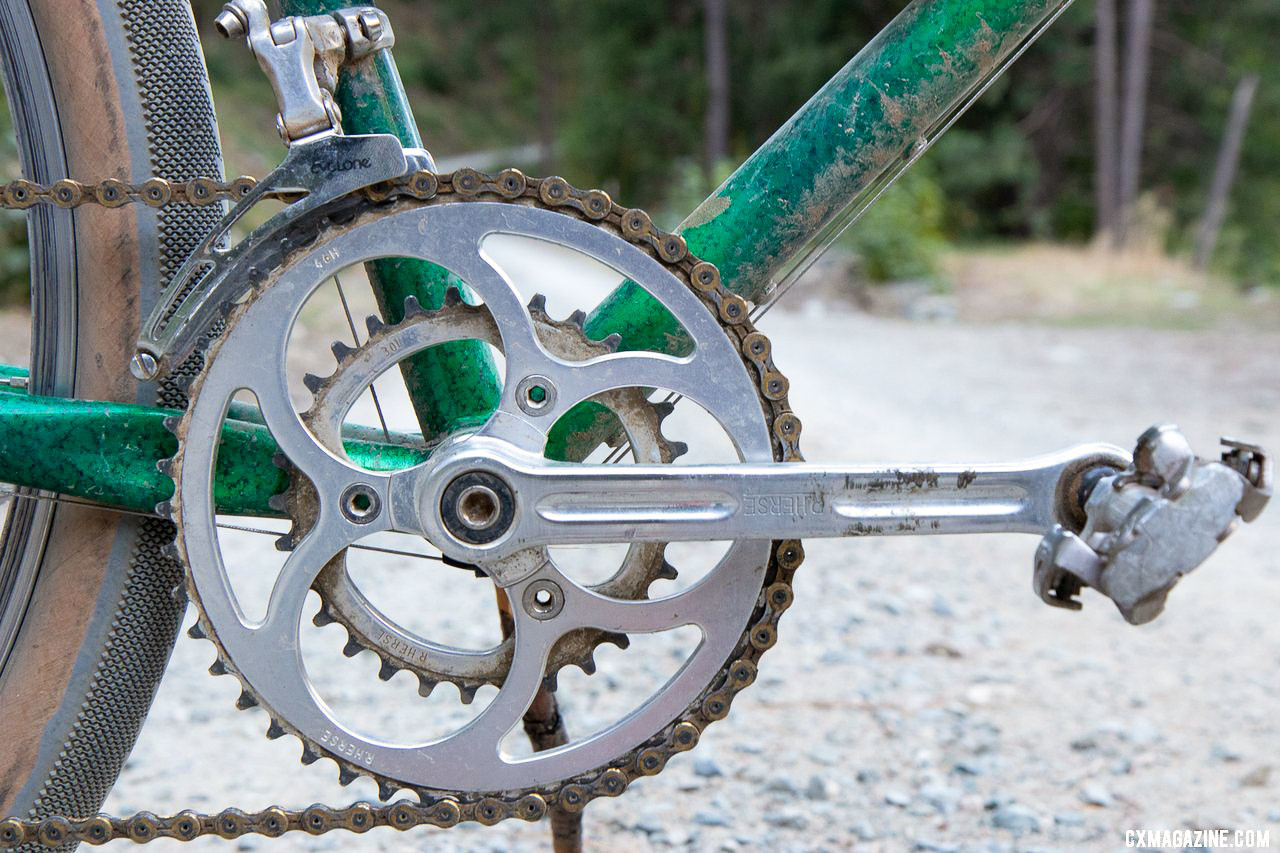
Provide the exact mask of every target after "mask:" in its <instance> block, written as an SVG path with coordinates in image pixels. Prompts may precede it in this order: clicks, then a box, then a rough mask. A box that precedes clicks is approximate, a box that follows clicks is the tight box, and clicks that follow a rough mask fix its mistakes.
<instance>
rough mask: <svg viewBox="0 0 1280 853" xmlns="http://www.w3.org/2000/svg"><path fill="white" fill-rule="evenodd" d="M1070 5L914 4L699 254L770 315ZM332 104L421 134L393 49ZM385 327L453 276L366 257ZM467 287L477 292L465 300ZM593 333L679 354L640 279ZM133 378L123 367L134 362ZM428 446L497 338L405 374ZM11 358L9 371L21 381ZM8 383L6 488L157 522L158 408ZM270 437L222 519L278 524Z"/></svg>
mask: <svg viewBox="0 0 1280 853" xmlns="http://www.w3.org/2000/svg"><path fill="white" fill-rule="evenodd" d="M1070 2H1071V0H914V2H912V3H911V4H910V5H908V6H907V8H906V9H905V10H903V12H902V13H901V14H899V15H898V16H897V17H896V18H895V19H894V20H893V21H892V22H891V23H890V24H889V25H888V26H887V27H886V28H885V29H884V30H883V31H882V32H881V33H880V34H879V35H877V36H876V37H875V38H874V39H872V41H871V42H869V43H868V44H867V45H866V46H865V47H864V48H863V49H862V50H861V51H860V52H859V53H858V54H857V56H855V57H854V58H853V59H852V60H850V61H849V63H848V64H847V65H845V66H844V68H842V69H840V71H839V72H838V73H837V74H836V75H835V76H834V77H832V78H831V80H830V81H829V82H828V83H827V84H826V85H825V86H823V87H822V88H821V89H820V90H819V91H818V92H817V93H815V94H814V95H813V97H812V98H810V99H809V101H808V102H807V103H806V104H805V105H804V106H802V107H801V108H800V110H799V111H798V112H796V114H795V115H794V116H792V117H791V118H790V119H789V120H788V121H787V122H786V124H784V125H783V126H782V127H781V128H779V129H778V131H777V132H775V133H774V135H773V136H772V137H770V138H769V140H768V141H766V142H765V143H764V145H762V146H761V147H760V148H759V150H757V151H756V152H755V153H754V154H752V155H751V157H750V158H748V159H747V160H746V162H744V163H743V164H742V165H741V166H740V167H739V168H738V169H737V171H735V172H734V173H733V174H732V175H731V176H730V177H729V179H728V180H726V181H725V182H724V184H722V185H721V186H720V187H719V188H718V189H717V190H716V191H715V192H714V193H712V194H711V196H710V197H709V198H707V200H706V201H704V202H703V203H702V204H701V205H699V206H698V208H697V210H695V211H693V213H691V214H690V215H689V216H688V217H687V218H686V219H685V220H684V222H683V223H682V225H681V226H680V229H679V230H680V232H681V233H682V234H683V236H684V237H685V239H686V240H687V241H688V244H689V248H690V250H691V251H692V252H693V253H694V254H695V255H698V256H699V257H701V258H703V259H705V260H708V261H711V262H712V263H714V264H716V265H717V266H718V267H719V269H720V271H721V273H722V275H723V279H724V282H725V284H726V286H727V287H728V288H729V289H731V290H733V291H734V292H735V293H737V294H739V295H741V296H742V297H743V298H745V299H747V300H749V301H751V302H753V303H755V304H757V305H759V304H761V303H762V302H763V301H764V300H766V299H768V298H769V295H770V294H771V293H774V292H775V291H777V290H778V289H779V288H781V287H785V286H786V284H787V283H789V282H790V281H792V280H794V278H795V277H796V276H797V275H798V274H799V273H800V272H802V271H803V269H804V260H805V258H806V257H808V256H809V255H810V253H811V252H812V251H814V250H815V249H820V248H824V247H825V244H827V243H829V242H830V240H832V239H834V238H835V236H837V234H838V233H839V231H840V230H842V229H843V227H844V226H846V225H847V224H849V223H850V222H852V221H853V220H854V219H856V218H857V216H858V215H860V214H861V212H862V211H863V210H865V209H866V207H867V206H868V205H870V204H871V203H872V202H873V201H874V200H875V199H876V198H877V197H878V196H879V194H880V193H881V192H883V190H884V189H885V188H886V187H887V186H888V185H889V184H890V183H891V182H892V181H893V179H894V178H896V177H897V176H898V174H900V173H901V172H902V170H904V169H905V168H906V167H907V166H909V165H910V164H911V163H912V162H914V161H915V160H916V159H917V158H918V157H919V156H920V155H921V154H923V153H924V151H925V150H927V149H928V148H929V146H930V145H932V143H933V142H934V141H935V140H936V139H937V138H938V137H939V136H940V135H941V134H942V133H943V132H944V131H945V130H946V129H947V128H948V127H949V126H950V124H951V122H953V121H954V120H955V119H956V118H957V117H958V116H959V114H960V113H961V112H963V110H964V109H965V108H966V107H967V106H968V105H969V104H970V103H972V101H973V100H974V99H975V98H976V97H977V96H978V95H980V94H981V93H982V92H983V91H984V90H985V88H986V86H987V85H989V84H990V82H991V81H992V80H994V79H995V78H996V77H997V76H998V75H999V74H1000V73H1001V72H1002V71H1003V70H1004V69H1005V68H1006V67H1007V66H1008V65H1009V63H1011V62H1012V61H1013V60H1014V59H1016V58H1017V56H1018V55H1019V54H1020V53H1021V52H1022V50H1024V49H1025V48H1026V47H1027V46H1028V45H1030V44H1031V43H1032V42H1033V41H1034V40H1035V38H1036V37H1037V36H1038V35H1039V34H1040V33H1041V32H1042V31H1043V30H1044V29H1045V28H1046V27H1047V26H1048V25H1049V24H1050V23H1052V21H1053V20H1054V19H1055V18H1056V17H1057V15H1058V14H1060V13H1061V12H1062V11H1063V10H1064V9H1065V8H1066V7H1067V6H1068V5H1069V4H1070ZM348 5H350V4H349V3H348V2H342V0H283V2H282V3H281V6H282V10H283V12H284V13H285V14H286V15H314V14H323V13H326V12H330V11H334V10H337V9H340V8H344V7H346V6H348ZM337 99H338V103H339V105H340V107H341V108H342V113H343V128H344V130H345V131H346V132H347V133H351V134H360V133H390V134H394V135H396V136H397V137H399V138H400V139H401V141H402V142H403V143H404V144H405V145H406V146H410V147H421V144H422V142H421V139H420V137H419V135H418V131H417V127H416V125H415V124H414V121H413V116H412V114H411V113H410V110H409V105H408V100H407V98H406V97H405V93H404V88H403V85H402V83H401V81H400V77H399V75H398V73H397V72H396V67H395V62H394V59H393V58H392V57H391V55H390V53H389V52H388V51H381V52H379V53H378V54H375V55H374V56H372V57H371V58H369V59H366V60H365V61H363V62H362V63H360V64H358V65H355V66H353V67H349V68H346V69H345V70H344V71H343V74H342V76H341V79H340V81H339V88H338V92H337ZM369 275H370V282H371V284H372V285H373V288H374V292H375V296H376V297H377V299H378V303H379V306H380V308H381V310H382V311H383V313H384V315H386V318H387V319H388V320H390V321H397V320H399V319H400V315H401V311H402V306H403V304H404V300H405V298H406V297H408V296H410V295H413V296H417V297H418V299H419V300H420V301H421V302H422V303H423V304H424V305H433V306H434V305H439V304H440V303H441V302H442V300H443V297H444V292H445V290H446V288H447V287H448V286H449V285H450V284H459V282H456V281H454V280H453V279H452V277H451V276H450V274H449V273H447V272H445V271H444V270H443V269H441V268H439V267H434V266H432V265H430V264H426V263H422V262H419V261H407V260H396V259H392V260H384V261H378V262H375V263H373V264H370V265H369ZM464 292H465V290H464ZM586 331H587V334H588V336H590V337H592V338H596V339H600V338H604V337H606V336H607V335H609V334H613V333H617V334H619V335H621V337H622V348H623V349H629V350H654V351H659V352H676V351H678V350H679V349H680V347H681V346H682V341H681V334H680V328H679V326H678V324H677V323H676V322H675V320H674V318H672V317H671V316H670V315H669V314H668V313H667V312H666V310H665V309H664V308H662V306H661V305H660V304H659V303H658V302H657V301H656V300H655V299H653V298H652V297H650V296H649V295H648V293H646V292H645V291H644V290H642V289H641V288H640V287H639V286H637V285H635V284H633V283H630V282H624V283H623V284H622V285H621V286H619V287H618V289H617V290H615V291H614V292H613V293H612V294H611V295H610V296H608V297H607V298H606V299H605V300H604V301H603V302H602V303H601V304H600V305H599V306H597V307H596V309H595V310H594V311H593V312H592V313H591V314H590V315H589V316H588V318H587V322H586ZM121 369H122V370H123V369H125V366H124V365H121ZM402 370H403V373H404V377H405V381H406V386H407V388H408V391H409V394H410V398H411V400H412V402H413V405H414V409H415V412H416V414H417V418H418V421H419V424H420V425H421V427H422V436H426V437H427V438H430V437H433V436H435V435H439V434H443V433H448V432H450V431H452V430H456V429H459V428H464V427H467V426H471V425H474V424H476V423H480V422H483V420H484V419H485V418H487V417H488V415H489V413H490V412H491V411H492V410H493V408H494V407H495V403H496V401H497V399H498V397H499V394H500V390H501V379H500V378H499V376H498V373H497V370H496V368H495V366H494V363H493V361H492V359H491V358H490V356H489V355H488V353H487V351H486V349H485V347H484V345H482V344H480V343H478V342H474V341H460V342H457V343H455V344H450V345H446V346H441V347H436V348H433V349H432V350H428V351H426V352H424V353H421V354H419V355H418V356H415V357H414V358H413V359H410V360H408V361H407V362H406V363H405V364H404V365H403V366H402ZM23 373H24V371H22V370H21V369H19V368H10V367H2V366H0V377H5V376H7V377H10V380H8V381H12V380H13V378H14V377H20V376H21V375H23ZM18 385H20V381H19V382H17V383H15V384H14V385H9V386H0V482H8V483H13V484H15V485H19V486H26V487H31V488H35V489H40V490H44V491H48V492H55V493H60V494H63V495H69V496H75V497H79V498H85V499H89V500H93V501H95V502H98V503H101V504H106V505H110V506H113V507H117V508H120V509H126V510H132V511H141V512H152V511H154V508H155V506H156V504H157V503H160V502H162V501H165V500H167V499H168V498H169V497H170V496H171V494H172V491H173V483H172V481H171V480H170V479H169V478H168V477H167V476H166V475H164V474H163V473H162V472H160V471H159V470H158V469H157V468H156V461H157V460H160V459H163V458H165V457H167V456H169V455H170V454H171V453H172V452H173V441H174V440H173V437H172V436H171V435H170V434H169V433H168V432H167V431H166V430H165V429H164V426H163V421H164V418H165V417H168V416H171V415H173V414H174V413H173V412H169V411H165V410H162V409H154V408H148V407H143V406H132V405H125V404H116V403H99V402H92V401H76V400H63V399H52V398H41V397H32V396H29V395H27V394H26V393H25V392H24V391H23V390H21V388H20V387H17V386H18ZM615 429H616V422H615V421H614V420H613V419H612V417H611V416H609V415H608V414H607V412H605V410H603V409H601V407H599V406H596V405H594V404H590V403H584V404H581V405H579V406H578V407H577V408H575V409H573V410H571V411H570V412H569V413H568V414H567V415H565V416H564V418H562V419H561V421H560V423H558V424H557V425H556V427H555V429H554V430H553V433H552V435H551V439H550V443H549V447H548V455H551V456H554V457H556V458H562V459H582V458H585V457H586V456H587V454H588V453H590V452H591V450H592V449H594V448H595V447H597V446H598V445H599V444H600V442H602V441H603V440H605V439H606V438H608V437H610V435H611V433H612V432H613V430H615ZM344 442H345V444H346V447H347V450H348V453H349V454H351V455H352V458H353V459H357V460H359V461H360V462H361V464H365V465H369V466H372V467H378V468H396V467H403V466H407V465H411V464H416V463H417V462H419V461H421V460H422V459H424V458H426V455H427V449H426V444H425V443H424V441H423V438H422V437H419V436H397V435H394V434H393V435H391V436H390V441H388V440H387V437H386V436H384V435H383V434H382V432H381V430H378V431H369V430H362V429H360V428H355V429H350V430H348V431H346V432H345V433H344ZM275 450H276V446H275V442H274V441H273V439H272V438H271V435H270V434H269V432H268V431H267V430H266V429H265V427H263V426H262V425H261V419H260V418H259V417H258V416H257V412H256V411H255V410H253V409H251V408H247V407H238V408H235V409H233V410H232V411H231V412H230V413H229V416H228V421H227V423H226V425H225V427H224V431H223V437H222V445H221V449H220V451H219V456H218V480H217V484H216V489H215V494H216V496H217V503H218V508H219V511H220V512H225V513H233V514H243V515H260V516H270V515H276V514H277V513H276V511H275V510H273V509H271V508H270V506H269V503H268V502H269V500H270V498H271V497H272V495H274V494H276V493H278V492H280V491H281V490H282V489H283V488H284V487H285V486H286V485H287V484H286V483H285V481H284V478H283V474H282V472H281V471H280V469H279V468H277V467H276V466H275V465H274V464H273V463H272V457H273V455H274V453H275Z"/></svg>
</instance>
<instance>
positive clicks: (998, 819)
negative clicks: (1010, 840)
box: [991, 803, 1040, 835]
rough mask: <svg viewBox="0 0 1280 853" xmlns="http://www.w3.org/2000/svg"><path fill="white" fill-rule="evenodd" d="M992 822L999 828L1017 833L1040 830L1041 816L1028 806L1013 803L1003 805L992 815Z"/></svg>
mask: <svg viewBox="0 0 1280 853" xmlns="http://www.w3.org/2000/svg"><path fill="white" fill-rule="evenodd" d="M991 823H992V824H993V825H994V826H996V827H997V828H999V829H1007V830H1009V831H1010V832H1012V833H1014V834H1015V835H1023V834H1026V833H1029V832H1039V831H1040V818H1039V817H1038V816H1037V815H1036V813H1035V812H1033V811H1031V809H1029V808H1027V807H1026V806H1022V805H1019V804H1017V803H1011V804H1010V805H1007V806H1001V807H1000V808H998V809H996V810H995V813H994V814H993V815H992V816H991Z"/></svg>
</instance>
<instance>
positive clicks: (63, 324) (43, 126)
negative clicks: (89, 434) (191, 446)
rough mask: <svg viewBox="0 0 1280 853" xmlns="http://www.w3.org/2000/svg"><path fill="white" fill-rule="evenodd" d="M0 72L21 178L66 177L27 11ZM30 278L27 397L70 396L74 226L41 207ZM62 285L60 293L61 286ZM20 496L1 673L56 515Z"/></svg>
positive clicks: (1, 27) (10, 547)
mask: <svg viewBox="0 0 1280 853" xmlns="http://www.w3.org/2000/svg"><path fill="white" fill-rule="evenodd" d="M0 64H2V65H3V72H4V74H3V77H4V89H5V94H6V96H7V98H8V103H9V111H10V115H11V116H12V118H13V126H14V133H15V135H16V136H17V142H18V153H19V157H20V158H21V162H22V170H23V173H24V174H25V175H26V176H27V177H28V178H29V179H30V180H34V181H38V182H40V183H45V184H47V183H49V182H52V181H56V180H59V179H61V178H65V177H68V171H67V161H66V153H65V151H64V150H63V145H62V131H61V127H60V125H59V122H58V112H57V106H56V102H55V100H54V95H53V87H52V84H51V82H50V79H49V71H48V67H47V66H46V63H45V60H44V54H43V50H42V47H41V44H40V39H39V36H38V34H37V33H36V29H35V23H34V21H33V20H32V18H31V12H30V9H29V8H28V7H27V5H26V4H25V3H6V4H3V6H0ZM27 244H28V246H29V252H30V276H31V361H30V392H31V393H33V394H42V395H49V396H66V395H69V394H70V393H71V392H72V390H73V388H74V385H75V345H74V342H75V328H76V319H77V318H76V305H77V300H76V297H75V293H76V287H77V277H76V268H75V257H76V255H75V226H74V223H73V220H72V216H71V211H68V210H61V209H59V208H54V207H52V206H50V205H39V206H38V207H36V208H33V209H32V210H31V211H29V212H28V217H27ZM60 285H61V286H60ZM36 494H38V493H36V492H33V491H30V490H25V489H23V490H19V492H18V496H16V497H15V498H14V499H12V500H11V501H9V506H8V509H7V512H5V521H4V526H3V529H2V530H0V670H3V669H4V665H5V663H6V661H7V660H8V657H9V654H10V652H11V651H12V650H13V645H14V642H15V640H16V638H17V634H18V630H19V628H20V627H21V625H22V617H23V615H24V614H25V613H26V610H27V606H28V604H29V603H30V599H31V593H32V590H33V588H34V586H35V580H36V575H37V573H38V569H39V566H40V561H41V557H42V556H43V553H44V545H45V541H46V538H47V536H48V532H49V527H50V525H51V524H52V522H53V516H54V513H55V512H56V507H55V506H54V505H53V504H52V503H51V502H50V501H46V500H37V499H35V497H34V496H35V495H36Z"/></svg>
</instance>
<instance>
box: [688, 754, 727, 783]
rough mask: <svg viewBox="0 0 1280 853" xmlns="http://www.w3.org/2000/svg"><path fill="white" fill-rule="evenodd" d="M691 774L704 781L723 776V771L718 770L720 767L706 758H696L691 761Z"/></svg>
mask: <svg viewBox="0 0 1280 853" xmlns="http://www.w3.org/2000/svg"><path fill="white" fill-rule="evenodd" d="M693 772H694V773H696V774H698V775H699V776H701V777H702V778H704V779H711V778H714V777H716V776H723V775H724V771H723V770H721V769H720V765H719V764H716V762H715V761H714V760H713V759H711V758H708V757H707V756H698V757H696V758H694V759H693Z"/></svg>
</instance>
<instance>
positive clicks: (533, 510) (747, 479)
mask: <svg viewBox="0 0 1280 853" xmlns="http://www.w3.org/2000/svg"><path fill="white" fill-rule="evenodd" d="M459 451H460V452H457V453H451V454H449V458H448V459H447V461H446V460H441V461H440V463H439V466H438V467H433V468H432V470H431V474H430V476H429V477H428V478H427V479H426V480H425V481H424V482H423V484H422V486H423V488H421V489H420V490H419V498H418V501H417V506H418V507H419V508H420V513H421V514H420V516H419V517H420V518H421V520H422V521H423V522H424V524H425V525H426V527H427V528H428V529H427V530H425V531H424V532H425V533H426V535H427V536H428V537H429V538H432V539H433V541H449V540H452V542H453V543H454V544H456V545H459V546H461V548H460V549H449V550H460V551H461V552H462V553H460V554H455V555H454V556H457V557H458V558H459V559H470V560H473V561H475V560H488V559H493V558H495V557H497V556H502V555H505V554H510V553H513V552H515V551H518V550H520V549H521V548H526V547H529V546H532V545H572V544H591V543H610V542H676V541H694V540H733V539H794V538H828V537H845V536H892V535H911V534H914V535H919V534H944V533H999V532H1006V533H1008V532H1013V533H1035V534H1041V535H1043V534H1045V533H1047V532H1048V531H1049V530H1051V529H1053V527H1054V526H1055V525H1057V524H1068V525H1071V526H1075V522H1074V519H1077V518H1079V517H1080V505H1081V503H1082V501H1083V499H1084V497H1086V496H1087V495H1082V494H1079V485H1080V483H1081V482H1082V481H1083V480H1084V478H1085V475H1086V474H1087V473H1088V472H1090V471H1093V470H1097V469H1106V470H1107V471H1108V472H1111V471H1115V470H1119V469H1123V468H1125V467H1126V466H1128V465H1129V461H1130V458H1129V456H1128V455H1127V454H1125V453H1124V452H1123V451H1121V450H1120V449H1119V448H1116V447H1112V446H1109V445H1102V444H1094V445H1083V446H1080V447H1076V448H1072V449H1070V450H1065V451H1062V452H1060V453H1055V454H1052V455H1048V456H1042V457H1037V458H1033V459H1028V460H1025V461H1022V462H1011V463H997V464H990V465H928V466H923V465H906V466H890V467H883V466H847V465H846V466H824V465H812V464H795V465H791V464H787V465H781V464H726V465H687V466H680V465H635V466H630V465H628V466H621V465H568V464H562V463H554V462H548V461H547V460H545V459H542V458H535V457H528V456H524V455H523V454H519V453H517V452H516V451H513V450H511V449H510V446H509V445H505V446H504V445H499V444H498V443H496V442H494V443H490V442H487V441H485V440H483V439H479V438H476V439H471V440H469V441H466V442H463V443H462V444H461V445H460V446H459ZM462 478H467V479H465V482H466V483H470V482H472V481H474V482H475V483H476V484H477V485H478V486H480V487H481V488H483V489H488V488H489V486H486V485H485V483H486V482H488V478H496V481H497V483H498V484H501V485H495V486H494V488H493V489H490V491H496V492H501V491H503V487H504V486H505V488H506V489H508V490H509V493H510V494H512V495H518V496H519V497H518V498H517V499H514V500H513V501H511V504H512V506H511V512H510V522H509V526H508V527H507V528H506V530H505V531H504V532H502V533H501V535H500V537H498V538H490V541H488V542H481V541H478V540H481V539H485V538H489V537H488V534H485V533H483V532H481V533H479V534H477V533H476V530H477V528H476V525H477V524H478V523H479V522H482V521H483V520H484V512H483V509H484V507H483V506H482V505H481V506H478V507H471V508H468V507H467V506H466V505H465V498H464V501H463V502H458V501H457V498H458V489H457V488H456V487H455V486H454V483H455V481H457V482H464V480H463V479H462ZM468 494H469V495H472V496H473V501H474V500H475V498H474V495H475V494H477V493H476V492H470V493H468ZM485 498H486V499H487V494H486V495H485ZM499 503H501V501H499ZM435 507H440V511H431V510H433V509H434V508H435ZM468 513H470V515H468ZM504 514H505V513H504ZM442 533H443V534H445V536H444V537H443V538H442V537H441V536H440V534H442ZM468 540H470V541H468Z"/></svg>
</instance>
